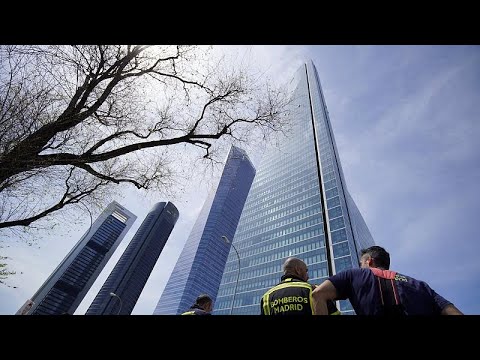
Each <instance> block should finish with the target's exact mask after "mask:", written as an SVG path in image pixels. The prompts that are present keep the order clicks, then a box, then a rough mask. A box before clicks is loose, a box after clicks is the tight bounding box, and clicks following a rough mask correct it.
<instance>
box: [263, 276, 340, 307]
mask: <svg viewBox="0 0 480 360" xmlns="http://www.w3.org/2000/svg"><path fill="white" fill-rule="evenodd" d="M313 289H314V286H313V285H311V284H309V283H308V282H306V281H303V280H302V279H300V278H298V277H296V276H294V275H283V276H282V278H281V282H280V283H279V284H278V285H276V286H274V287H273V288H271V289H270V290H268V291H267V292H266V293H265V294H264V295H263V297H262V299H261V300H260V308H261V312H262V315H313V301H312V290H313ZM328 312H329V314H330V315H340V312H339V311H338V310H337V308H336V306H335V304H334V303H333V302H332V301H329V302H328Z"/></svg>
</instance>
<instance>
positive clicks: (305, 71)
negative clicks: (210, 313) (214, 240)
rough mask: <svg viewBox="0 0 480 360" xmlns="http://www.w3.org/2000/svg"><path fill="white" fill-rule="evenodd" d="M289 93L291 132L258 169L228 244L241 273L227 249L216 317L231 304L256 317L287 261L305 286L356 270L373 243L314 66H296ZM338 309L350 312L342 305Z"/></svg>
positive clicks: (216, 304) (341, 303)
mask: <svg viewBox="0 0 480 360" xmlns="http://www.w3.org/2000/svg"><path fill="white" fill-rule="evenodd" d="M290 87H291V89H292V103H291V108H290V111H289V113H290V116H291V119H292V122H293V124H294V129H293V131H292V133H291V135H290V136H289V137H288V139H286V140H285V141H284V143H283V144H282V145H281V146H280V147H279V148H272V149H271V150H270V151H268V152H267V153H266V155H265V156H264V158H263V160H262V162H261V164H260V166H259V169H258V172H257V175H256V177H255V180H254V182H253V185H252V188H251V191H250V193H249V195H248V198H247V200H246V202H245V206H244V209H243V212H242V215H241V218H240V221H239V225H238V228H237V232H236V233H235V237H234V240H233V244H234V245H235V247H236V249H237V250H238V252H239V256H240V259H241V260H240V268H239V266H238V261H237V255H236V253H235V252H234V251H233V250H231V251H230V254H229V256H228V259H227V263H226V266H225V270H224V274H223V277H222V280H221V284H220V288H219V291H218V295H217V299H216V302H215V306H214V314H229V313H230V310H231V307H232V300H233V299H234V298H235V302H234V304H233V314H238V315H254V314H260V298H261V296H262V295H263V294H264V293H265V292H266V291H267V290H268V289H269V288H270V287H272V286H274V285H275V284H277V283H279V282H280V277H281V276H282V275H283V272H282V264H283V262H284V261H285V259H286V258H287V257H289V256H295V257H298V258H300V259H302V260H303V261H305V262H306V264H307V265H308V269H309V276H310V279H309V282H311V283H314V284H319V283H321V282H322V281H323V280H324V279H326V277H327V276H329V275H331V274H335V273H337V272H339V271H341V270H343V269H348V268H351V267H358V252H359V250H360V248H363V247H367V246H371V245H373V244H374V242H373V239H372V236H371V235H370V232H369V230H368V228H367V226H366V224H365V222H364V220H363V218H362V216H361V214H360V212H359V211H358V209H357V207H356V205H355V203H354V201H353V199H352V198H351V196H350V194H349V193H348V191H347V188H346V184H345V179H344V176H343V171H342V168H341V165H340V160H339V156H338V152H337V147H336V145H335V139H334V137H333V133H332V129H331V125H330V118H329V114H328V111H327V107H326V104H325V99H324V97H323V92H322V88H321V85H320V79H319V77H318V74H317V71H316V68H315V66H314V65H313V63H308V64H305V65H303V66H301V67H300V69H299V70H298V71H297V73H296V75H295V77H294V78H293V79H292V81H291V83H290ZM238 272H239V273H238ZM237 276H239V281H238V284H237V280H236V279H237ZM237 285H238V286H237ZM235 289H236V291H235ZM339 305H340V310H341V311H342V313H344V314H352V313H353V310H352V307H351V305H350V303H349V302H348V301H341V302H340V304H339Z"/></svg>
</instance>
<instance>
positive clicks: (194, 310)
mask: <svg viewBox="0 0 480 360" xmlns="http://www.w3.org/2000/svg"><path fill="white" fill-rule="evenodd" d="M182 315H212V314H210V313H208V312H206V311H205V310H203V309H202V308H201V307H200V306H199V305H197V304H194V305H193V306H192V307H191V308H190V310H188V311H185V312H184V313H183V314H182Z"/></svg>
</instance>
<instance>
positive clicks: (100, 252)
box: [27, 201, 136, 315]
mask: <svg viewBox="0 0 480 360" xmlns="http://www.w3.org/2000/svg"><path fill="white" fill-rule="evenodd" d="M135 219H136V216H135V215H133V214H132V213H131V212H129V211H128V210H127V209H125V208H124V207H122V206H121V205H120V204H118V203H116V202H115V201H114V202H112V203H111V204H109V205H108V207H107V208H106V209H105V210H104V211H103V212H102V214H100V216H99V217H98V218H97V220H96V221H95V222H94V223H92V224H91V226H90V228H89V229H88V231H87V232H86V233H85V235H83V236H82V238H81V239H80V241H79V242H78V243H77V244H76V245H75V247H74V248H73V249H72V250H71V251H70V253H69V254H68V255H67V256H66V257H65V259H63V261H62V262H61V263H60V265H59V266H58V267H57V268H56V269H55V271H54V272H53V273H52V275H50V277H49V278H48V279H47V280H46V281H45V283H44V284H43V285H42V286H41V287H40V289H39V290H38V291H37V292H36V293H35V295H34V296H33V297H32V299H30V300H28V301H27V302H28V303H29V311H28V314H29V315H60V314H73V313H74V312H75V310H76V309H77V307H78V305H80V302H81V301H82V300H83V298H84V297H85V295H86V293H87V292H88V290H89V289H90V287H91V286H92V284H93V282H94V281H95V280H96V278H97V276H98V275H99V274H100V272H101V271H102V269H103V268H104V266H105V265H106V263H107V262H108V260H109V259H110V257H111V256H112V254H113V252H114V251H115V249H116V248H117V246H118V244H119V243H120V241H121V240H122V239H123V237H124V236H125V234H126V233H127V232H128V230H129V229H130V227H131V226H132V224H133V222H134V221H135Z"/></svg>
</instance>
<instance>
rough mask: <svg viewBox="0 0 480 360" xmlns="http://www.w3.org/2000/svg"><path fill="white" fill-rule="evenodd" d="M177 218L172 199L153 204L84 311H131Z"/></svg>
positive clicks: (108, 312) (103, 313)
mask: <svg viewBox="0 0 480 360" xmlns="http://www.w3.org/2000/svg"><path fill="white" fill-rule="evenodd" d="M177 220H178V210H177V208H176V207H175V205H173V204H172V203H171V202H168V203H165V202H159V203H157V204H155V205H154V206H153V208H152V210H151V211H150V212H149V213H148V215H147V216H146V217H145V220H143V222H142V225H140V227H139V228H138V230H137V232H136V234H135V236H134V237H133V238H132V240H131V241H130V244H128V246H127V248H126V249H125V252H124V253H123V254H122V256H121V257H120V259H119V260H118V262H117V264H116V265H115V267H114V268H113V270H112V272H111V273H110V275H109V276H108V278H107V280H106V281H105V284H103V286H102V288H101V289H100V291H99V292H98V294H97V296H96V297H95V299H94V300H93V302H92V304H91V305H90V307H89V308H88V310H87V312H86V314H85V315H130V314H131V313H132V310H133V308H134V307H135V304H136V303H137V300H138V297H139V296H140V294H141V292H142V290H143V288H144V286H145V283H146V282H147V280H148V278H149V276H150V273H151V272H152V270H153V267H154V266H155V263H156V262H157V260H158V257H159V256H160V253H161V252H162V250H163V247H164V246H165V243H166V242H167V240H168V237H169V236H170V234H171V232H172V230H173V227H174V226H175V223H176V222H177ZM111 293H113V294H115V296H112V295H110V294H111Z"/></svg>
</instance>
